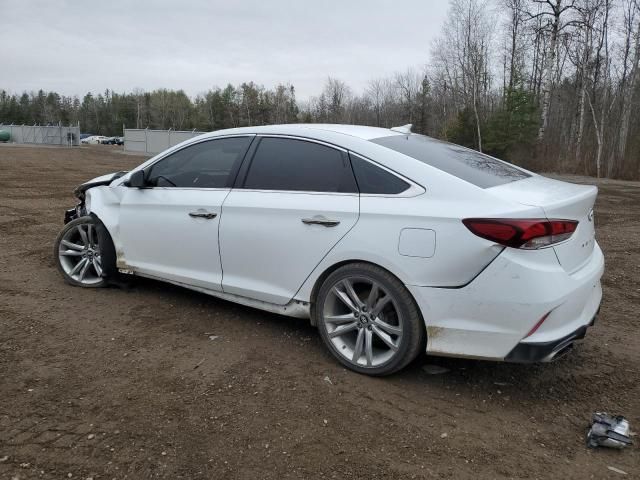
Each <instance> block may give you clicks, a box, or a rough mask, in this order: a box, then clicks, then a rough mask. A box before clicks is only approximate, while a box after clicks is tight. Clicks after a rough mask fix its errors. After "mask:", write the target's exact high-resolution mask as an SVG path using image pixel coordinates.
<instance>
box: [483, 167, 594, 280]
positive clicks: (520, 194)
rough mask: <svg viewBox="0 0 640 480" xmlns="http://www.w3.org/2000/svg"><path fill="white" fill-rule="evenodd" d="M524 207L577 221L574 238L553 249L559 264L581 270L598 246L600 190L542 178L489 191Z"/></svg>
mask: <svg viewBox="0 0 640 480" xmlns="http://www.w3.org/2000/svg"><path fill="white" fill-rule="evenodd" d="M486 191H487V192H491V193H493V194H494V195H496V196H498V197H500V198H503V199H505V200H509V201H512V202H514V201H515V202H518V203H521V204H523V205H531V206H536V207H540V208H541V209H542V210H543V211H544V213H545V215H546V217H547V219H549V220H551V219H562V220H577V221H578V222H579V223H578V228H577V229H576V231H575V232H574V233H573V235H572V236H571V238H569V239H568V240H566V241H565V242H562V243H559V244H557V245H555V246H553V249H554V251H555V252H556V256H557V257H558V261H559V262H560V264H561V265H562V267H563V268H564V269H565V270H566V271H567V272H569V273H572V272H575V271H576V270H578V269H580V268H581V267H582V266H583V265H584V264H585V263H586V262H587V261H588V260H589V258H590V257H591V254H592V252H593V249H594V246H595V227H594V219H593V205H594V203H595V201H596V196H597V195H598V188H597V187H595V186H593V185H576V184H574V183H567V182H561V181H559V180H553V179H551V178H547V177H543V176H540V175H533V176H531V177H529V178H527V179H524V180H519V181H517V182H511V183H507V184H504V185H500V186H497V187H493V188H489V189H487V190H486Z"/></svg>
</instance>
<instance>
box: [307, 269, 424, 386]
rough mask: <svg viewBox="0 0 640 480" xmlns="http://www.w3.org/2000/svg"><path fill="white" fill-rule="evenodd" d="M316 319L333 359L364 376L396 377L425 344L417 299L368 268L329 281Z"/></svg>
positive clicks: (333, 276)
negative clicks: (394, 373) (390, 375)
mask: <svg viewBox="0 0 640 480" xmlns="http://www.w3.org/2000/svg"><path fill="white" fill-rule="evenodd" d="M315 315H316V322H317V325H318V328H319V330H320V335H321V336H322V339H323V341H324V343H325V344H326V345H327V347H328V348H329V350H330V351H331V353H332V354H333V355H334V356H335V357H336V358H337V359H338V360H339V361H340V362H341V363H342V364H343V365H345V366H346V367H348V368H350V369H351V370H355V371H357V372H360V373H366V374H369V375H388V374H391V373H393V372H396V371H398V370H400V369H402V368H404V367H405V366H406V365H407V364H408V363H410V362H411V361H412V360H413V359H415V358H416V356H417V355H418V353H419V352H420V349H421V347H422V345H423V342H424V336H425V333H424V326H423V322H422V318H421V316H420V313H419V310H418V307H417V305H416V303H415V301H414V300H413V297H412V296H411V295H410V294H409V292H408V291H407V289H406V288H405V287H404V285H403V284H402V283H401V282H400V281H399V280H398V279H397V278H396V277H394V276H393V275H391V274H390V273H389V272H387V271H385V270H383V269H381V268H379V267H376V266H375V265H370V264H367V263H354V264H350V265H345V266H344V267H340V268H338V269H337V270H336V271H335V272H333V273H332V274H331V275H329V276H328V277H327V279H326V280H325V281H324V282H323V283H322V286H321V287H320V289H319V291H318V295H317V297H316V308H315Z"/></svg>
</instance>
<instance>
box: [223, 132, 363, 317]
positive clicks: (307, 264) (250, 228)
mask: <svg viewBox="0 0 640 480" xmlns="http://www.w3.org/2000/svg"><path fill="white" fill-rule="evenodd" d="M257 141H259V143H258V144H257V147H256V149H255V153H254V154H253V156H252V158H251V159H247V160H248V162H246V163H247V165H248V167H247V168H246V172H244V173H243V172H241V174H240V175H239V183H238V184H237V187H238V188H234V189H233V190H232V191H231V193H230V194H229V196H228V197H227V199H226V200H225V202H224V205H223V207H222V221H221V224H220V252H221V257H222V267H223V271H224V276H223V280H222V285H223V290H224V291H225V293H232V294H236V295H241V296H246V297H250V298H254V299H258V300H262V301H266V302H270V303H276V304H279V305H284V304H286V303H287V302H289V300H291V299H292V298H293V296H294V295H295V293H296V292H297V290H298V289H299V288H300V286H301V285H302V284H303V283H304V281H305V279H306V278H307V277H308V276H309V274H310V273H311V272H312V271H313V269H314V268H315V266H316V265H317V264H318V263H319V262H320V261H321V260H322V258H323V257H324V256H325V255H326V254H327V253H328V252H329V250H331V248H333V246H334V245H335V244H336V243H338V242H339V241H340V239H341V238H342V237H343V236H344V235H345V234H346V233H347V232H348V231H349V230H350V229H351V228H352V227H353V226H354V225H355V223H356V221H357V219H358V212H359V196H358V193H357V186H356V184H355V180H354V178H353V172H352V170H351V166H350V164H349V159H348V156H347V154H346V152H345V151H343V150H340V149H338V148H335V147H333V146H330V145H326V144H323V143H319V142H314V141H308V140H303V139H297V138H289V137H270V136H265V137H261V138H260V137H259V139H257ZM243 169H245V167H244V166H243Z"/></svg>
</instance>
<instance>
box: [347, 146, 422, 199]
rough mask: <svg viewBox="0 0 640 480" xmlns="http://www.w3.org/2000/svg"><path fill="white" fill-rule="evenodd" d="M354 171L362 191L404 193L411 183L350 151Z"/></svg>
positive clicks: (388, 193) (390, 193)
mask: <svg viewBox="0 0 640 480" xmlns="http://www.w3.org/2000/svg"><path fill="white" fill-rule="evenodd" d="M349 156H350V157H351V165H353V172H354V173H355V174H356V181H357V182H358V188H359V189H360V193H376V194H383V195H384V194H386V195H394V194H398V193H402V192H404V191H405V190H407V189H408V188H409V186H410V185H409V184H408V183H407V182H405V181H404V180H402V179H400V178H398V177H396V176H395V175H394V174H392V173H389V172H387V171H386V170H383V169H382V168H380V167H377V166H376V165H374V164H373V163H371V162H368V161H367V160H365V159H363V158H360V157H358V156H357V155H354V154H353V153H350V154H349Z"/></svg>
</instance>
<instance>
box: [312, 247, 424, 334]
mask: <svg viewBox="0 0 640 480" xmlns="http://www.w3.org/2000/svg"><path fill="white" fill-rule="evenodd" d="M356 263H366V264H368V265H372V266H374V267H377V268H380V269H381V270H384V271H385V272H387V273H388V274H389V275H392V276H394V277H395V278H396V279H397V280H398V281H399V282H400V283H402V284H403V285H404V282H403V281H402V280H401V279H400V277H398V275H396V274H395V273H394V272H392V271H391V270H389V269H388V268H386V267H384V266H382V265H379V264H377V263H375V262H372V261H370V260H362V259H357V258H353V259H348V260H341V261H339V262H336V263H333V264H331V265H329V266H328V267H326V268H325V269H324V270H323V271H322V272H321V273H320V274H319V275H318V276H317V277H316V279H315V280H314V282H313V287H312V288H311V292H310V295H309V306H310V308H309V311H310V314H311V315H310V322H311V325H313V326H314V327H315V326H317V322H316V315H315V309H316V296H317V295H318V291H319V290H320V287H321V286H322V284H323V283H324V281H325V280H326V279H327V278H328V277H329V275H331V274H332V273H333V272H335V271H336V270H338V269H339V268H341V267H344V266H345V265H351V264H356ZM407 293H408V294H409V296H410V297H411V298H412V299H413V301H414V302H415V303H416V305H418V302H417V301H416V298H415V297H414V296H413V294H412V293H411V291H410V290H409V289H407ZM418 313H419V314H420V318H421V319H422V324H423V325H424V317H423V315H422V311H421V310H420V308H418ZM425 333H426V326H425Z"/></svg>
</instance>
